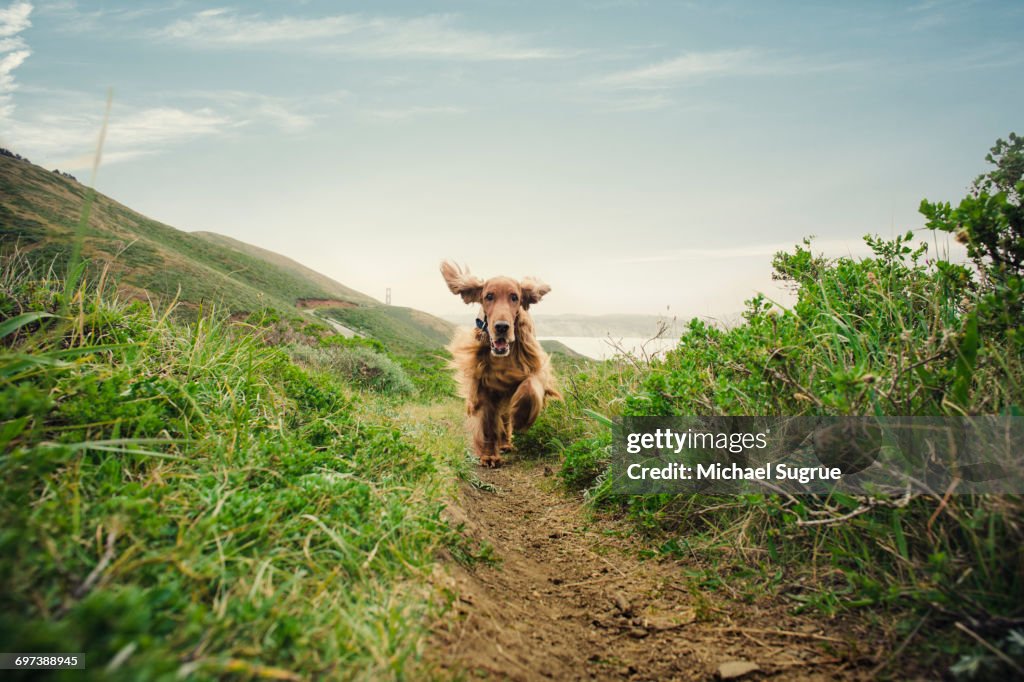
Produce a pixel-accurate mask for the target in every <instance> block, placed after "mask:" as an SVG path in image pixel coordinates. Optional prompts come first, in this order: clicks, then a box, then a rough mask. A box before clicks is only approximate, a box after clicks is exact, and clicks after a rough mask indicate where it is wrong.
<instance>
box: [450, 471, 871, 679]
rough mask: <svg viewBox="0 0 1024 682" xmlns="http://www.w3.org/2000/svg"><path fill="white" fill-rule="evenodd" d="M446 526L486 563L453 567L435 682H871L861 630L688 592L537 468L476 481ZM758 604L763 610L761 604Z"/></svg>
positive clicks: (487, 474) (679, 579) (685, 571)
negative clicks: (450, 606)
mask: <svg viewBox="0 0 1024 682" xmlns="http://www.w3.org/2000/svg"><path fill="white" fill-rule="evenodd" d="M477 473H478V475H479V476H480V478H481V480H482V484H483V485H482V486H469V485H466V486H464V487H463V488H462V490H461V494H460V499H459V500H457V501H456V503H455V504H453V505H452V506H451V508H450V509H449V514H450V516H451V521H453V522H454V523H463V524H465V531H466V533H467V534H468V535H469V536H470V537H471V538H474V539H476V540H478V541H481V542H484V543H487V544H489V545H490V546H491V547H493V553H494V558H495V559H496V560H497V561H496V562H495V563H493V564H490V565H489V564H486V563H477V564H475V565H474V566H472V567H470V568H465V567H463V566H461V565H459V564H456V563H454V562H451V563H450V564H449V566H448V575H449V576H450V577H449V578H448V579H449V580H450V585H449V587H450V588H451V589H452V590H454V592H455V593H456V595H457V598H456V608H455V609H454V610H453V611H452V612H451V613H449V614H448V616H447V617H445V618H444V619H443V620H442V622H440V623H439V624H438V625H437V626H436V628H435V634H434V639H435V641H434V644H433V646H432V647H431V650H432V652H433V653H432V656H434V657H437V659H438V660H437V661H436V663H437V665H438V666H439V668H440V669H441V671H442V675H443V676H446V677H447V676H462V677H463V678H466V679H510V680H545V679H553V680H624V679H626V680H709V679H743V680H758V679H777V680H835V679H844V680H846V679H866V678H869V677H870V676H871V675H870V670H871V667H872V665H873V663H874V661H876V660H878V656H879V655H880V653H881V652H880V651H879V650H878V649H877V648H875V649H874V650H872V648H873V647H872V645H871V643H870V638H869V637H868V635H867V633H866V632H862V631H860V628H859V627H857V626H855V625H851V624H848V623H847V624H843V623H839V622H835V621H824V622H822V621H821V620H814V619H809V618H808V617H807V616H794V615H792V613H791V610H792V604H788V605H787V604H780V603H778V602H777V601H774V602H773V601H772V600H766V601H767V603H759V601H758V600H755V601H753V603H747V602H746V601H745V600H743V599H742V598H740V596H739V595H729V594H728V586H726V587H725V589H724V594H723V592H721V591H720V592H716V593H712V594H709V593H707V592H706V591H705V590H702V589H700V588H699V587H696V585H697V584H698V582H697V581H695V580H693V575H694V569H695V568H698V567H697V566H696V565H695V564H687V563H686V562H679V561H670V562H666V561H658V560H646V561H644V560H641V559H640V558H639V550H640V549H641V547H640V545H639V544H638V543H637V542H636V541H635V540H634V539H633V538H631V536H630V530H629V528H628V526H626V525H625V524H618V523H615V522H613V521H608V520H605V519H596V520H595V519H593V518H591V517H590V515H589V514H588V513H587V512H586V510H585V509H584V508H583V506H582V503H581V502H580V501H579V500H578V499H573V498H570V497H567V496H566V495H565V494H564V493H562V492H561V491H560V490H559V489H558V487H557V485H556V482H555V480H554V478H553V477H552V476H551V475H550V474H551V472H550V469H547V468H546V467H544V466H543V465H531V464H530V463H523V462H518V463H515V462H514V463H512V464H510V465H506V466H505V467H502V468H500V469H496V470H484V469H481V470H478V472H477ZM763 601H764V600H763Z"/></svg>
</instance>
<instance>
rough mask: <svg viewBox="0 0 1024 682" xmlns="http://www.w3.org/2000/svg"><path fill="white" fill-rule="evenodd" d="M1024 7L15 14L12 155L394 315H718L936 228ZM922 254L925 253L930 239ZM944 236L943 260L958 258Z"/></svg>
mask: <svg viewBox="0 0 1024 682" xmlns="http://www.w3.org/2000/svg"><path fill="white" fill-rule="evenodd" d="M1022 28H1024V5H1021V4H1019V3H1012V2H976V1H956V0H926V1H924V2H918V3H914V4H907V5H901V6H894V5H893V4H892V3H887V2H868V3H858V4H856V5H837V4H834V3H813V2H801V3H786V4H782V5H774V6H771V7H767V6H764V5H762V4H761V3H755V2H727V3H714V4H701V3H667V2H643V1H640V0H637V1H631V0H579V1H577V2H570V3H559V4H557V5H556V4H554V3H537V2H502V1H498V0H493V1H489V2H486V3H471V2H436V3H431V4H430V6H429V8H428V7H426V6H425V5H424V4H423V3H412V2H394V1H382V2H376V3H345V4H344V5H342V6H339V5H338V3H329V2H325V1H318V0H311V1H309V2H303V3H284V2H280V1H272V0H268V1H264V2H249V3H237V4H235V5H233V6H228V5H217V6H213V5H209V4H205V3H199V2H189V1H187V0H183V1H176V2H170V3H166V4H160V3H146V2H130V3H129V2H123V3H104V4H103V5H102V6H101V7H100V8H98V9H96V8H94V6H93V5H91V4H88V3H81V4H79V3H76V2H70V1H67V0H55V1H51V2H45V1H39V2H24V1H16V2H8V3H3V2H0V145H2V146H4V147H8V148H10V149H11V150H12V151H15V152H17V153H19V154H22V155H23V156H26V157H28V158H29V159H31V160H32V161H33V162H35V163H38V164H40V165H43V166H45V167H47V168H60V169H61V170H65V171H69V172H71V173H74V174H76V175H77V176H78V177H79V179H80V180H82V181H87V180H88V176H89V167H90V166H91V163H92V154H93V150H94V149H95V145H96V137H97V134H98V131H99V128H100V121H101V119H102V114H103V109H104V103H105V98H106V93H107V90H108V88H112V89H113V93H114V99H113V108H112V111H111V121H110V128H109V130H108V134H107V138H106V143H105V146H104V154H103V163H102V165H101V167H100V170H99V175H98V179H97V182H96V188H97V190H98V191H100V192H103V193H104V194H107V195H109V196H111V197H112V198H114V199H116V200H117V201H119V202H121V203H124V204H125V205H127V206H129V207H130V208H132V209H135V210H138V211H140V212H142V213H144V214H146V215H148V216H150V217H152V218H154V219H157V220H160V221H161V222H164V223H167V224H169V225H172V226H174V227H177V228H180V229H183V230H188V231H200V230H205V231H211V232H217V233H219V234H223V235H226V236H229V237H233V238H235V239H240V240H242V241H245V242H248V243H251V244H254V245H256V246H260V247H263V248H267V249H270V250H272V251H275V252H277V253H280V254H282V255H285V256H288V257H290V258H292V259H294V260H297V261H299V262H300V263H302V264H304V265H306V266H308V267H311V268H313V269H315V270H317V271H319V272H321V273H323V274H325V275H327V276H329V277H332V278H334V279H336V280H338V281H339V282H341V283H343V284H345V285H346V286H350V287H352V288H355V289H358V290H359V291H362V292H364V293H366V294H369V295H371V296H373V297H375V298H377V299H381V300H383V299H384V296H385V289H386V288H388V287H390V288H391V290H392V302H393V303H394V304H395V305H403V306H411V307H414V308H418V309H421V310H425V311H428V312H431V313H434V314H438V315H459V314H463V313H466V311H467V308H466V307H465V306H463V304H462V303H461V301H459V299H457V298H456V297H454V296H451V295H450V294H449V293H448V292H447V290H446V289H445V287H444V285H443V283H442V281H441V278H440V275H439V274H438V272H437V266H438V262H439V261H440V260H441V259H442V258H451V259H453V260H456V261H458V262H460V263H466V264H468V265H469V266H470V267H471V268H472V270H473V271H474V272H476V273H479V274H481V275H482V276H490V275H495V274H507V275H512V276H517V277H518V276H524V275H536V276H538V277H540V278H541V279H544V280H546V281H548V282H549V283H550V284H551V285H552V287H553V290H552V293H551V295H550V296H549V298H548V299H546V300H545V301H544V302H543V303H542V304H540V306H538V308H537V311H538V312H545V313H552V314H560V313H581V314H602V313H644V314H665V313H666V312H667V314H668V315H670V316H671V315H676V316H679V317H682V318H686V317H689V316H693V315H707V316H712V317H714V316H725V315H731V314H734V313H736V312H738V311H739V310H741V309H742V307H743V300H744V299H746V298H749V297H750V296H752V295H753V294H754V293H755V292H756V291H764V292H765V293H766V294H767V295H768V296H769V297H771V298H775V299H782V298H784V297H785V294H784V292H782V291H781V290H780V289H779V288H778V287H777V286H776V285H775V284H774V283H773V282H772V281H771V279H770V272H771V264H770V261H771V256H772V254H773V253H774V252H776V251H778V250H782V249H788V248H791V247H792V245H794V244H797V243H799V242H800V241H801V240H802V239H803V238H804V237H806V236H808V235H817V237H818V238H817V239H816V241H815V248H816V249H820V250H823V251H825V252H826V253H827V254H829V255H845V254H854V255H864V254H866V253H867V250H866V249H865V247H864V245H863V243H862V242H861V236H862V235H864V234H866V233H878V234H882V235H883V236H889V235H892V234H895V233H902V232H904V231H906V230H907V229H920V228H921V227H922V226H923V219H922V218H921V216H919V215H918V214H917V206H918V204H919V202H920V201H921V199H923V198H926V197H927V198H929V199H932V200H946V201H956V200H958V199H959V198H960V197H962V196H963V195H964V194H965V192H966V189H967V187H968V185H969V183H970V182H971V180H972V179H973V178H974V177H975V176H976V175H977V174H978V173H980V172H982V171H984V170H985V168H986V164H985V162H984V156H985V153H986V152H987V150H988V148H989V147H990V146H991V145H992V144H993V143H994V141H995V140H996V138H998V137H1005V136H1006V135H1007V134H1008V133H1009V132H1010V131H1011V130H1014V129H1015V127H1017V129H1018V132H1021V131H1020V130H1019V126H1018V124H1019V122H1020V121H1019V112H1020V111H1021V105H1022V103H1024V92H1022V89H1021V88H1020V87H1018V86H1014V85H1013V83H1015V82H1018V81H1019V77H1018V74H1019V70H1020V66H1021V63H1022V62H1024V46H1022V45H1021V43H1020V40H1019V34H1020V32H1021V29H1022ZM920 236H921V239H922V240H926V241H928V242H929V243H932V242H933V235H931V234H930V233H928V232H924V231H923V232H921V234H920ZM940 246H941V245H940Z"/></svg>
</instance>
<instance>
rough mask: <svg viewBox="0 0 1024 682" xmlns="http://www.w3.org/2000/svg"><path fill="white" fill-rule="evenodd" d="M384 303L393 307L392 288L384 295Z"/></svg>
mask: <svg viewBox="0 0 1024 682" xmlns="http://www.w3.org/2000/svg"><path fill="white" fill-rule="evenodd" d="M384 303H385V304H386V305H391V287H388V291H387V293H386V294H384Z"/></svg>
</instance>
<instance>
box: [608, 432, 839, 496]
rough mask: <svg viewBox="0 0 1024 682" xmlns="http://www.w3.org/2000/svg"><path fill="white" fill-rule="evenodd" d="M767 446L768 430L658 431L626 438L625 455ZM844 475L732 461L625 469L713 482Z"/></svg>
mask: <svg viewBox="0 0 1024 682" xmlns="http://www.w3.org/2000/svg"><path fill="white" fill-rule="evenodd" d="M766 447H768V431H766V432H764V433H708V432H699V431H693V430H692V429H690V430H687V431H682V432H680V431H673V430H672V429H657V430H655V431H653V432H648V433H630V434H629V435H627V436H626V452H628V453H629V454H631V455H638V454H640V453H641V452H643V451H644V450H652V449H653V450H657V451H659V452H663V451H666V450H669V451H674V452H675V454H679V453H680V452H681V451H682V450H684V449H694V450H696V449H703V450H725V451H728V452H731V453H734V454H738V453H740V452H744V451H746V450H748V449H757V450H763V449H764V448H766ZM842 475H843V472H842V469H840V468H839V467H794V466H789V465H787V464H781V463H778V464H775V465H774V467H773V466H772V465H769V464H765V465H762V466H758V467H744V466H740V465H738V464H736V463H735V462H731V463H728V464H723V463H721V462H711V463H709V464H695V465H688V464H680V463H677V462H671V463H668V464H663V465H661V466H645V465H643V464H640V463H633V464H630V465H629V466H628V467H626V476H628V477H629V478H631V479H633V480H643V479H650V480H681V481H690V480H698V481H699V480H711V481H771V480H779V481H785V480H791V481H799V482H801V483H808V482H810V481H813V480H820V481H837V480H839V478H840V477H841V476H842Z"/></svg>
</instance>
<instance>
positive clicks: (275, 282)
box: [0, 156, 375, 312]
mask: <svg viewBox="0 0 1024 682" xmlns="http://www.w3.org/2000/svg"><path fill="white" fill-rule="evenodd" d="M85 197H86V188H85V187H84V186H82V185H81V184H79V183H78V182H76V181H74V180H72V179H70V178H67V177H64V176H61V175H58V174H56V173H52V172H49V171H46V170H44V169H42V168H40V167H38V166H35V165H33V164H30V163H27V162H25V161H19V160H16V159H13V158H10V157H8V156H0V237H2V239H3V241H4V243H5V245H8V244H12V243H18V244H19V245H20V246H21V248H23V249H24V250H26V251H27V252H28V253H29V254H30V255H31V256H32V258H33V260H35V261H36V262H40V263H45V262H49V261H54V260H55V261H57V262H58V263H60V262H62V261H64V260H65V259H66V258H67V256H68V252H69V249H70V244H71V239H72V236H73V235H74V234H75V231H76V228H77V226H78V223H79V218H80V215H81V212H82V206H83V203H84V201H85ZM237 244H238V243H237V242H234V240H228V239H226V238H222V239H213V238H210V237H209V236H197V235H194V234H190V233H188V232H183V231H181V230H177V229H175V228H173V227H170V226H168V225H164V224H163V223H160V222H158V221H156V220H152V219H150V218H147V217H146V216H144V215H142V214H140V213H136V212H135V211H132V210H131V209H129V208H127V207H126V206H124V205H122V204H119V203H118V202H116V201H114V200H113V199H110V198H109V197H106V196H104V195H102V194H96V196H95V200H94V202H93V204H92V208H91V214H90V216H89V223H88V225H87V226H86V227H85V230H84V244H83V255H84V256H85V257H86V258H89V259H91V260H92V261H93V262H94V263H96V264H97V265H98V264H103V263H110V264H111V267H112V269H113V271H114V273H116V274H117V276H118V280H119V282H120V284H121V285H122V286H125V287H126V288H127V289H128V290H130V291H135V292H139V291H140V290H145V291H147V292H149V293H150V294H152V295H154V296H157V297H162V298H165V299H168V300H169V299H170V298H173V297H174V296H175V294H176V293H177V292H178V290H179V287H180V290H181V300H182V301H185V302H187V303H190V304H193V305H198V304H200V303H205V304H207V305H211V304H218V305H220V306H222V307H225V308H227V309H228V310H230V311H232V312H239V311H245V312H248V311H253V310H259V309H261V308H266V307H277V308H280V309H283V310H287V309H291V308H293V307H294V306H295V302H296V300H297V299H300V298H336V299H340V300H343V301H346V302H350V303H355V304H366V303H375V301H374V299H372V298H370V297H369V296H366V295H365V294H360V293H359V292H356V291H353V290H351V289H348V288H347V287H344V286H342V285H340V284H338V283H337V282H332V281H331V280H329V279H328V278H326V277H322V276H316V277H311V276H310V275H309V273H310V272H311V271H308V270H306V269H305V268H302V267H301V266H299V265H298V264H297V263H292V262H290V261H287V259H283V258H280V257H278V258H276V259H274V260H268V259H267V258H266V257H265V256H266V253H267V252H265V251H263V250H262V249H256V248H255V247H247V248H246V249H239V248H237ZM275 261H276V262H275Z"/></svg>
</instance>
